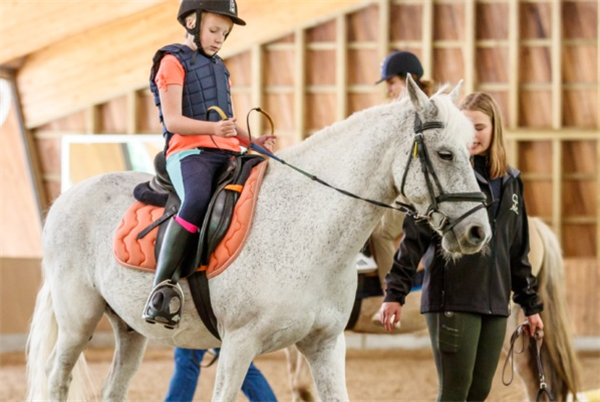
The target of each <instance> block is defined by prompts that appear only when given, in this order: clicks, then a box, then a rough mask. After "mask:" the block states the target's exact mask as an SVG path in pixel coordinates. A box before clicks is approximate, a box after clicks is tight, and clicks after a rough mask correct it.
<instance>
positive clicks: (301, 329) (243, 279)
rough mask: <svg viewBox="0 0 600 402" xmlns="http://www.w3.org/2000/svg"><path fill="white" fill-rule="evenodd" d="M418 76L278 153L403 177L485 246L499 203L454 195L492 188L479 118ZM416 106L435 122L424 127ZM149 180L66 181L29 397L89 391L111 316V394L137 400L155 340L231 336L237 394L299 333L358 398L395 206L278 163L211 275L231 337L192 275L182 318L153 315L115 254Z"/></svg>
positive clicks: (224, 377) (141, 283)
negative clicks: (369, 270)
mask: <svg viewBox="0 0 600 402" xmlns="http://www.w3.org/2000/svg"><path fill="white" fill-rule="evenodd" d="M407 87H408V94H409V96H408V97H406V98H404V99H403V100H401V101H399V102H394V103H391V104H387V105H382V106H377V107H373V108H370V109H367V110H364V111H362V112H359V113H356V114H354V115H352V116H351V117H350V118H348V119H346V120H345V121H342V122H339V123H336V124H333V125H332V126H330V127H327V128H325V129H323V130H322V131H321V132H319V133H316V134H315V135H313V136H312V137H311V138H310V139H308V140H307V141H305V142H303V143H302V144H300V145H298V146H296V147H293V148H290V149H287V150H285V151H283V152H281V153H280V154H278V156H279V157H281V158H283V159H285V160H286V161H287V162H288V163H292V164H295V165H297V166H300V167H302V168H303V169H305V170H306V171H308V172H311V173H312V174H314V175H316V176H318V177H319V178H321V179H323V180H325V181H327V182H330V183H333V184H335V185H336V186H338V187H341V188H343V189H345V190H348V191H350V192H353V193H357V194H361V195H365V196H368V197H370V198H372V199H376V200H380V201H382V202H384V203H386V204H390V203H392V202H393V201H394V200H395V199H396V198H397V197H398V196H399V193H400V189H401V188H403V191H402V192H403V194H404V197H405V199H406V201H407V202H409V203H411V204H412V205H413V206H414V207H415V209H416V211H418V212H419V213H420V214H423V215H424V214H426V213H429V214H428V216H429V219H431V220H430V223H431V224H432V226H436V227H437V226H439V227H440V229H441V228H442V225H440V224H439V223H440V217H444V216H447V217H448V219H449V222H450V224H448V225H446V228H445V229H444V230H439V232H440V234H443V245H444V248H445V249H446V250H447V252H448V253H449V254H450V255H454V254H458V253H474V252H477V251H479V250H480V249H481V248H482V247H484V245H485V244H486V243H487V240H488V239H489V238H490V236H491V232H490V227H489V224H488V220H487V215H486V213H485V210H484V209H477V208H478V207H479V204H480V203H478V202H475V201H473V202H471V201H469V202H466V201H463V202H445V201H444V202H442V199H446V200H447V195H448V194H452V193H469V192H473V194H474V193H475V192H478V188H479V187H478V185H477V183H476V181H475V176H474V175H473V173H472V168H471V166H470V162H469V153H468V150H467V144H469V142H470V141H472V136H473V127H472V124H471V123H470V121H469V120H467V119H466V117H464V115H463V114H462V113H461V112H460V111H459V110H458V109H457V108H456V106H455V101H456V97H457V91H458V87H457V88H455V89H454V91H453V92H452V93H451V94H450V95H444V94H437V95H435V96H433V97H432V98H431V99H429V98H427V96H426V95H425V94H424V93H423V92H422V91H421V90H420V89H418V87H417V86H416V85H415V83H414V82H413V81H412V79H408V80H407ZM416 116H418V117H419V119H420V121H422V122H423V123H422V125H420V126H419V125H418V124H417V128H422V129H424V131H423V132H422V133H420V134H419V135H415V128H414V127H415V122H418V120H419V119H417V118H416ZM416 131H420V130H416ZM415 138H419V139H423V142H424V145H425V146H426V147H427V151H426V152H424V151H425V150H424V149H423V145H420V146H419V148H417V147H414V148H415V152H416V153H415V155H425V156H426V157H427V159H428V160H429V161H430V166H429V167H428V172H427V173H425V174H424V173H422V166H420V164H419V159H416V161H415V162H412V163H410V162H409V158H411V157H412V156H413V144H414V143H415V142H414V140H415ZM405 169H407V172H406V175H404V173H405ZM432 169H433V170H432ZM436 175H437V179H438V180H436V181H438V182H439V184H441V187H442V188H439V186H435V187H433V188H430V189H431V190H432V191H433V192H434V193H435V194H433V195H434V197H433V198H431V196H432V194H430V191H429V190H428V187H429V186H428V184H429V185H431V182H430V180H431V177H434V176H436ZM149 179H150V177H149V176H148V175H146V174H141V173H136V172H126V173H115V174H106V175H101V176H97V177H95V178H92V179H89V180H87V181H85V182H82V183H80V184H78V185H76V186H75V187H73V188H71V189H70V190H69V191H67V192H65V193H64V194H63V195H61V196H60V197H59V198H58V199H57V200H56V202H55V203H54V205H53V206H52V208H51V209H50V211H49V213H48V216H47V219H46V222H45V225H44V229H43V262H42V265H43V273H44V282H43V285H42V288H41V290H40V292H39V294H38V299H37V303H36V308H35V312H34V317H33V321H32V324H31V331H30V336H29V340H28V357H27V358H28V362H27V365H28V377H29V395H28V398H29V400H38V399H43V400H47V399H51V400H56V401H63V400H66V399H67V397H68V396H69V397H75V398H76V399H79V400H83V399H85V398H86V397H85V396H81V395H77V396H74V395H72V394H71V395H68V392H69V387H70V385H71V383H73V384H74V383H75V382H76V379H72V373H75V374H77V373H78V371H77V370H75V371H74V370H73V369H74V367H75V365H76V363H78V362H82V361H83V360H82V359H81V358H80V357H81V356H82V355H81V352H82V351H83V349H84V348H85V346H86V345H87V343H88V341H89V339H90V338H91V337H92V334H93V333H94V330H95V327H96V324H97V323H98V321H99V320H100V318H101V317H102V315H103V314H107V316H108V318H109V320H110V321H111V323H112V325H113V327H114V332H115V336H116V350H115V356H114V360H113V364H112V368H111V370H110V374H109V375H108V378H107V380H106V382H105V384H104V386H103V390H102V400H107V401H121V400H124V399H125V395H126V391H127V388H128V385H129V383H130V380H131V378H132V376H133V375H134V373H135V372H136V370H137V368H138V365H139V363H140V361H141V359H142V356H143V353H144V350H145V346H146V341H147V338H152V339H156V340H159V341H161V342H163V343H165V344H169V345H176V346H180V347H185V348H198V349H200V348H202V349H204V348H212V347H218V346H221V348H222V350H221V354H220V359H219V366H218V369H217V374H216V381H215V388H214V392H213V399H214V400H218V401H232V400H235V399H236V397H237V394H238V392H239V389H240V387H241V384H242V381H243V379H244V376H245V374H246V372H247V370H248V367H249V365H250V363H251V361H252V360H253V359H254V358H255V357H256V356H257V355H259V354H262V353H267V352H271V351H275V350H278V349H282V348H284V347H287V346H289V345H292V344H295V345H297V347H298V349H299V350H300V351H301V352H302V353H303V355H304V356H305V357H306V359H307V360H308V362H309V364H310V366H311V370H312V372H313V374H314V375H315V378H316V386H317V390H318V393H319V395H320V397H321V398H322V399H323V400H347V399H348V394H347V390H346V384H345V362H344V360H345V343H344V335H343V329H344V326H345V325H346V322H347V321H348V317H349V315H350V311H351V309H352V305H353V302H354V293H355V290H356V274H355V269H354V258H355V255H356V254H357V252H358V251H359V249H360V248H361V246H362V245H363V244H364V242H365V241H366V239H367V238H368V237H369V234H370V233H371V232H372V231H373V229H374V228H375V225H376V224H377V222H378V221H379V220H380V218H381V216H382V215H383V212H384V209H383V208H380V207H376V206H373V205H371V204H369V203H366V202H364V201H360V200H356V199H353V198H350V197H347V196H345V195H342V194H339V193H336V192H334V191H333V190H331V189H330V188H327V187H325V186H322V185H320V184H319V183H317V182H315V181H312V180H309V179H307V178H306V177H304V176H302V175H300V174H298V173H297V172H295V171H293V170H292V169H290V168H289V167H287V166H284V165H281V164H277V163H276V162H275V161H270V162H269V166H268V169H267V172H266V174H265V178H264V181H263V184H262V189H261V193H260V196H259V198H258V204H257V207H256V215H255V219H254V224H253V226H252V229H251V233H250V235H249V237H248V239H247V242H246V245H245V248H244V250H243V251H242V252H241V253H240V255H239V257H238V258H237V260H236V261H235V262H234V264H232V265H230V266H229V268H228V269H227V270H226V271H224V272H223V273H221V274H220V275H218V276H216V277H214V278H213V279H211V280H210V288H211V292H210V294H211V301H212V306H213V308H214V312H215V315H216V317H217V319H218V331H219V334H220V337H221V339H222V343H221V342H219V341H218V340H217V339H216V338H214V337H213V336H212V335H211V334H210V333H209V331H208V330H207V329H206V328H205V327H204V325H203V324H202V322H201V321H200V319H199V318H198V314H197V313H196V311H195V309H194V305H193V303H191V302H190V300H191V296H190V292H189V287H188V286H187V285H186V284H185V282H184V283H182V285H183V290H184V297H185V300H186V303H185V305H184V309H183V319H182V321H181V324H180V326H179V327H178V328H177V329H175V330H168V329H165V328H164V327H162V326H161V325H149V324H148V323H146V322H145V321H144V320H143V319H142V310H143V307H144V303H145V301H146V298H147V296H148V293H149V291H150V288H151V283H152V275H151V274H148V273H144V272H141V271H134V270H129V269H124V268H123V267H121V266H119V265H118V264H117V262H116V261H115V258H114V257H113V250H112V241H113V237H114V235H115V232H116V230H117V227H118V225H119V222H120V220H121V218H122V216H123V215H124V214H125V211H126V210H127V208H128V207H129V206H130V205H131V204H132V203H133V201H134V199H133V197H132V190H133V188H134V186H135V185H136V184H138V183H140V182H143V181H147V180H149ZM442 190H443V193H444V194H445V196H444V197H440V196H441V195H443V194H442ZM462 198H463V200H464V197H462ZM436 202H437V204H438V205H437V208H435V206H436ZM432 205H433V207H434V208H433V209H434V210H433V212H432V210H431V208H428V207H430V206H432ZM436 209H437V210H436ZM469 211H470V212H472V213H469ZM465 214H467V215H468V216H466V218H464V215H465ZM449 228H451V230H449ZM78 358H80V359H79V360H78Z"/></svg>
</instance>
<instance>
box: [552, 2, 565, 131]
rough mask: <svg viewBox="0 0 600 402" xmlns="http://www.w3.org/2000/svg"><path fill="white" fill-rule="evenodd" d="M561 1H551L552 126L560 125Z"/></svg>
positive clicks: (561, 113)
mask: <svg viewBox="0 0 600 402" xmlns="http://www.w3.org/2000/svg"><path fill="white" fill-rule="evenodd" d="M561 12H562V1H561V0H553V1H552V11H551V13H552V49H551V54H552V56H551V58H552V67H551V70H552V128H554V129H559V128H561V127H562V120H563V110H562V108H563V104H562V17H561Z"/></svg>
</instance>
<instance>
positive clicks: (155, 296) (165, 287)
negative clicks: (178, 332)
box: [142, 279, 183, 329]
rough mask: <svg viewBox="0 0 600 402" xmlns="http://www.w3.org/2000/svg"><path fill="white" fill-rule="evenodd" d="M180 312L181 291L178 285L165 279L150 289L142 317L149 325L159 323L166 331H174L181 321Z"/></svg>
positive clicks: (181, 306)
mask: <svg viewBox="0 0 600 402" xmlns="http://www.w3.org/2000/svg"><path fill="white" fill-rule="evenodd" d="M182 310H183V290H182V289H181V286H179V284H178V283H174V282H172V281H171V280H170V279H167V280H165V281H163V282H161V283H159V284H158V285H156V287H155V288H154V289H152V292H151V293H150V296H149V297H148V300H147V301H146V307H144V314H143V315H142V317H143V318H144V320H146V322H148V323H150V324H156V323H160V324H162V325H164V326H165V328H167V329H175V328H177V327H178V326H179V322H180V321H181V313H182Z"/></svg>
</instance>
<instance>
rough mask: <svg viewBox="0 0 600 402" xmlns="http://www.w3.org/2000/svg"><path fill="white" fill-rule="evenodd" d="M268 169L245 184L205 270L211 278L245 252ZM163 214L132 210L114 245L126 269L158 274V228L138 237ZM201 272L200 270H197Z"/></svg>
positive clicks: (258, 169) (143, 207)
mask: <svg viewBox="0 0 600 402" xmlns="http://www.w3.org/2000/svg"><path fill="white" fill-rule="evenodd" d="M266 168H267V164H266V163H260V164H259V165H257V166H255V167H254V168H253V169H252V172H251V173H250V176H249V177H248V180H247V181H246V183H245V184H244V188H243V189H242V192H241V194H240V198H239V199H238V201H237V203H236V204H235V207H234V210H233V216H232V218H231V225H229V229H228V230H227V233H225V236H224V237H223V240H221V243H219V245H218V246H217V248H216V249H215V251H214V252H213V254H212V255H211V256H210V259H209V262H208V267H207V268H206V274H207V277H208V278H213V277H215V276H217V275H219V274H220V273H221V272H223V271H224V270H225V269H226V268H227V267H228V266H229V265H231V263H232V262H233V261H234V260H235V259H236V257H237V256H238V255H239V253H240V252H241V251H242V248H243V246H244V244H245V243H246V239H247V238H248V234H249V232H250V227H251V226H252V220H253V218H254V211H255V209H256V199H257V198H258V190H259V189H260V184H261V183H262V179H263V176H264V174H265V170H266ZM163 212H164V208H163V207H156V206H153V205H148V204H143V203H141V202H139V201H136V202H135V203H133V204H132V205H131V206H130V207H129V209H128V210H127V212H126V213H125V216H124V217H123V219H122V220H121V224H120V225H119V229H117V234H116V235H115V240H114V243H113V244H114V246H113V251H114V255H115V258H116V260H117V261H118V262H119V264H121V265H122V266H124V267H126V268H131V269H138V270H142V271H148V272H154V271H155V270H156V257H155V256H154V245H155V244H156V236H157V234H158V227H155V228H154V229H152V230H151V231H150V232H149V233H148V234H147V235H146V236H144V237H143V238H141V239H138V238H137V235H138V233H140V232H141V231H142V230H144V229H145V228H147V227H148V226H149V225H150V224H151V223H152V222H154V221H156V220H157V219H158V218H160V217H161V216H162V215H163ZM200 269H201V268H200V267H199V268H198V270H200Z"/></svg>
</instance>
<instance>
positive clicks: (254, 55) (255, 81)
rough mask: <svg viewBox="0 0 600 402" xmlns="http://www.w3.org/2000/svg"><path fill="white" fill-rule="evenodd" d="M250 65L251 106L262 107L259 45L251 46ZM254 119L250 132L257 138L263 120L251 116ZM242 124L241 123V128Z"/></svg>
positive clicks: (261, 57)
mask: <svg viewBox="0 0 600 402" xmlns="http://www.w3.org/2000/svg"><path fill="white" fill-rule="evenodd" d="M250 57H251V63H252V67H251V70H252V80H251V82H252V90H251V96H250V97H251V104H252V105H253V107H256V106H259V105H263V104H264V102H263V86H264V85H263V49H262V46H261V45H259V44H255V45H254V46H252V51H251V55H250ZM253 117H254V119H253V120H252V121H251V122H250V130H252V131H251V133H252V136H253V137H259V136H260V135H262V134H263V133H262V128H263V118H262V116H253ZM243 126H244V124H243V123H242V127H243Z"/></svg>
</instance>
